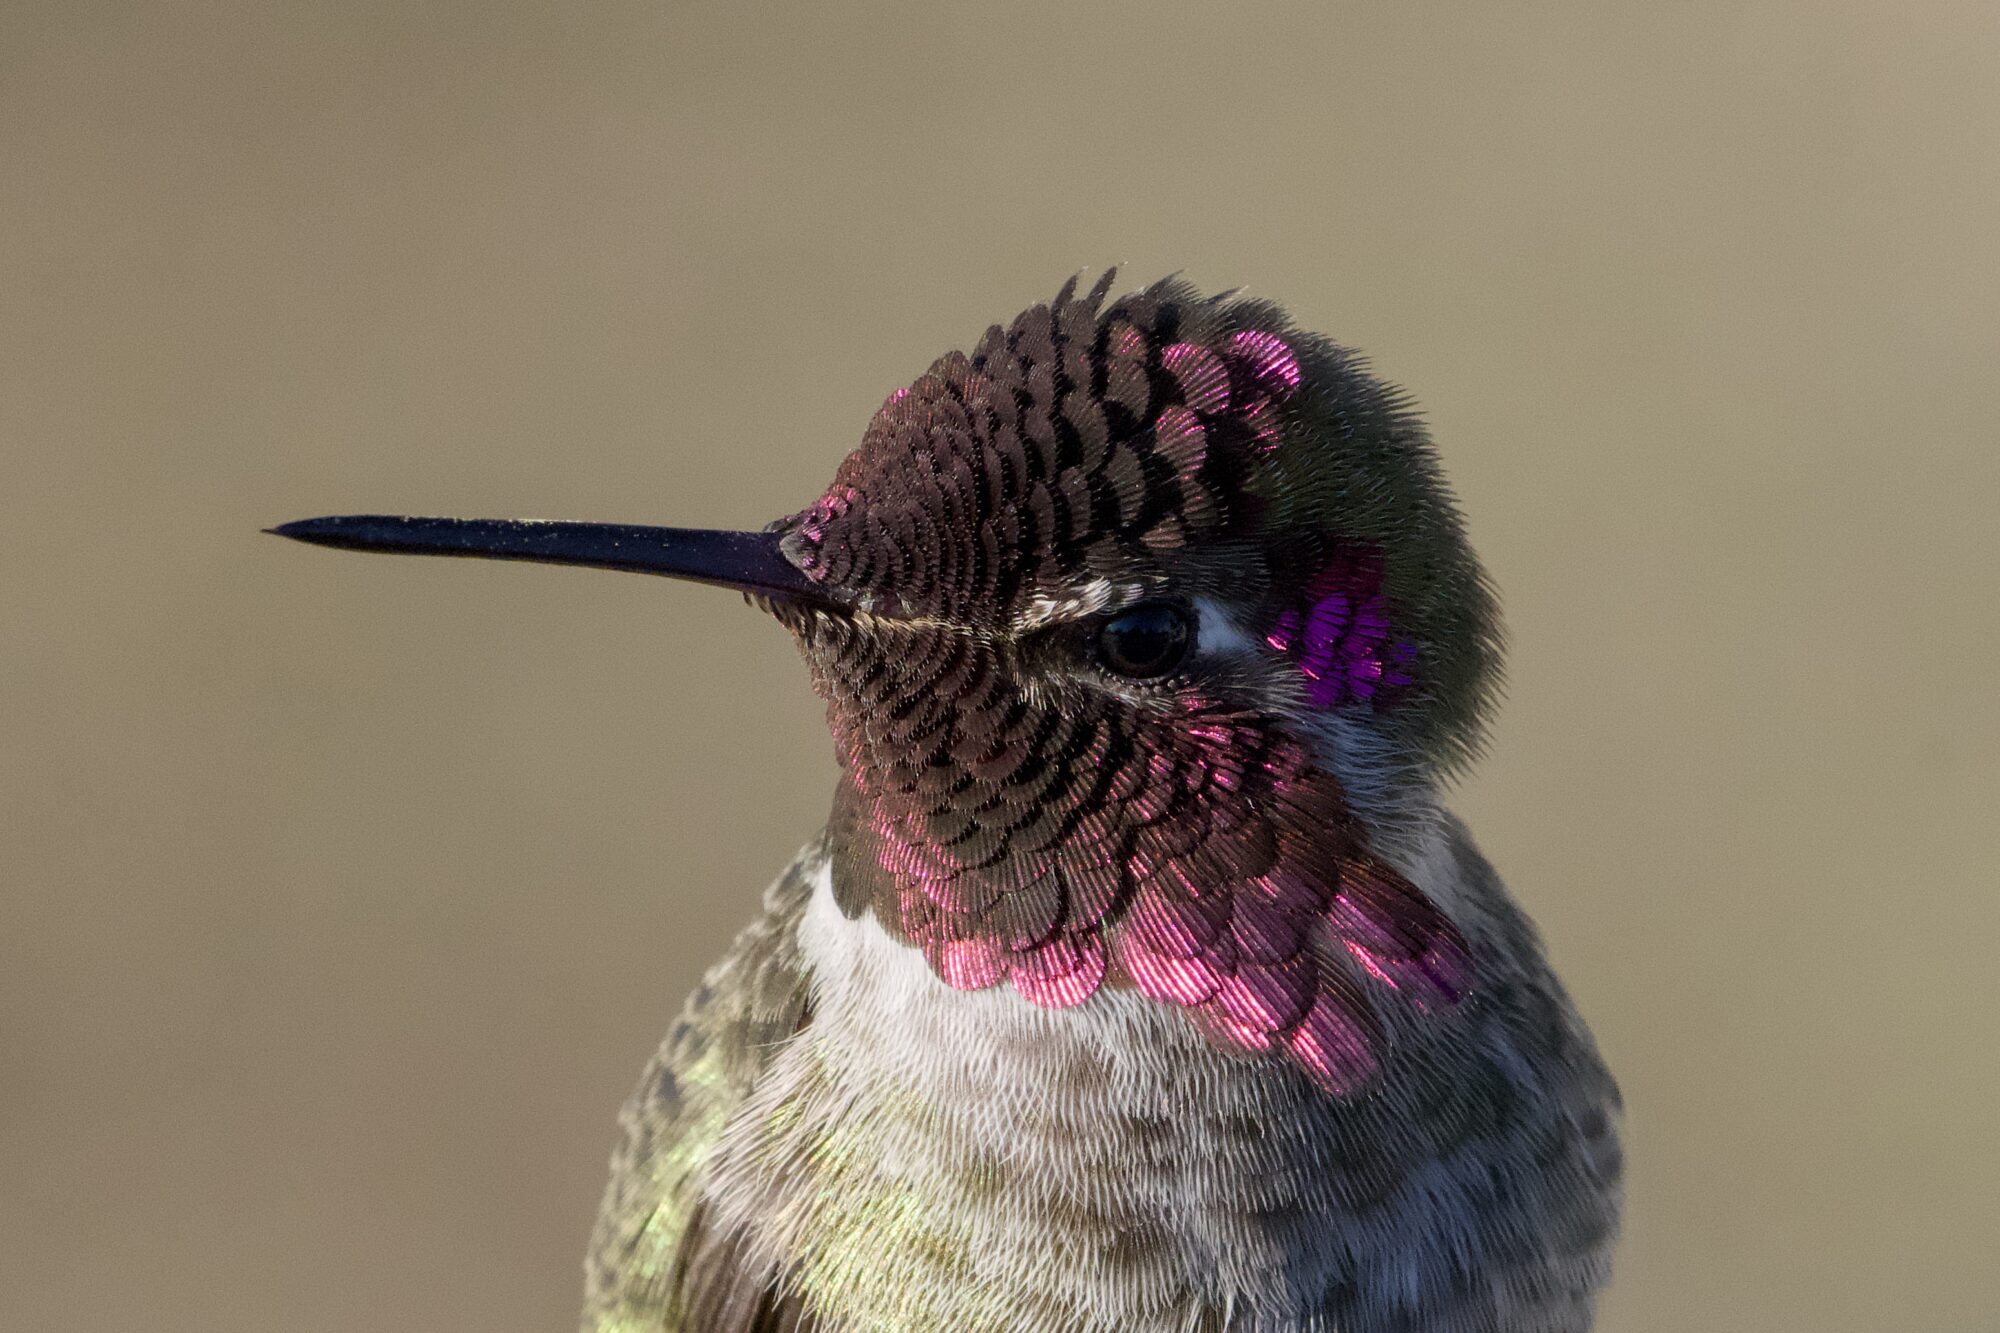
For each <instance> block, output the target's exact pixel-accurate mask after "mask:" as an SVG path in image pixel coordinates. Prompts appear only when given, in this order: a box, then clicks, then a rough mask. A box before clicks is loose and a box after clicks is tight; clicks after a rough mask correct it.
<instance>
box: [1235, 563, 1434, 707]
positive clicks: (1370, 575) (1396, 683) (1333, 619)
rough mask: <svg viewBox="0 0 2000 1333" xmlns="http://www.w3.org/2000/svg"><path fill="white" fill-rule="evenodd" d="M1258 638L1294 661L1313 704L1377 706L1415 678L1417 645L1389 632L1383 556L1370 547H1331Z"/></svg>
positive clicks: (1326, 705) (1320, 705) (1321, 705)
mask: <svg viewBox="0 0 2000 1333" xmlns="http://www.w3.org/2000/svg"><path fill="white" fill-rule="evenodd" d="M1264 641H1265V642H1266V643H1268V644H1270V645H1271V647H1272V648H1273V649H1275V650H1276V651H1278V652H1281V653H1283V654H1285V656H1287V657H1289V658H1290V659H1291V660H1292V661H1293V662H1294V663H1296V664H1297V665H1298V669H1299V673H1300V674H1301V675H1303V676H1304V677H1305V680H1306V698H1307V699H1309V700H1310V701H1311V702H1312V704H1313V706H1314V707H1317V708H1338V707H1340V706H1341V705H1343V704H1350V703H1373V704H1375V705H1376V706H1378V707H1379V706H1381V705H1383V704H1385V703H1387V702H1389V701H1390V700H1392V699H1393V698H1394V697H1395V695H1396V692H1397V691H1398V690H1401V689H1405V688H1407V687H1408V686H1409V685H1410V684H1411V683H1412V681H1413V680H1414V679H1415V677H1414V675H1413V674H1412V673H1413V670H1414V668H1415V666H1416V659H1417V649H1416V645H1415V644H1413V643H1411V642H1410V641H1409V640H1407V639H1399V638H1395V637H1393V636H1392V635H1391V632H1390V624H1389V608H1388V604H1387V602H1386V601H1385V600H1384V599H1383V596H1382V556H1381V553H1380V552H1379V551H1377V550H1375V548H1373V547H1367V546H1363V547H1349V548H1344V549H1342V550H1340V551H1338V552H1336V553H1335V555H1334V557H1333V559H1332V560H1331V561H1329V562H1328V563H1327V566H1326V568H1324V569H1322V570H1321V571H1320V572H1319V573H1318V575H1316V576H1315V577H1314V578H1313V581H1312V582H1311V583H1310V584H1308V585H1307V586H1306V592H1305V596H1304V598H1303V600H1302V602H1301V604H1300V605H1299V606H1298V607H1291V608H1287V609H1286V610H1284V611H1282V612H1280V613H1279V615H1278V619H1277V621H1276V622H1275V623H1274V624H1273V625H1272V626H1271V632H1270V633H1269V634H1267V635H1265V636H1264Z"/></svg>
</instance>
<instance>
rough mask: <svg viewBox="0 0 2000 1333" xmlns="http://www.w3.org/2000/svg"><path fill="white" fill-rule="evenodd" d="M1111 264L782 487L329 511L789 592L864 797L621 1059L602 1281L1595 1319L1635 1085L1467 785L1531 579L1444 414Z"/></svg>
mask: <svg viewBox="0 0 2000 1333" xmlns="http://www.w3.org/2000/svg"><path fill="white" fill-rule="evenodd" d="M1108 286H1109V275H1107V276H1106V278H1105V280H1103V281H1100V282H1099V283H1098V284H1097V286H1096V288H1095V289H1094V290H1092V291H1091V292H1090V293H1089V294H1088V295H1086V296H1083V297H1081V298H1079V297H1078V296H1077V295H1076V294H1075V290H1074V283H1072V284H1070V285H1066V286H1065V287H1064V288H1063V289H1062V291H1061V293H1060V294H1058V295H1057V297H1056V298H1055V300H1054V301H1052V302H1051V303H1049V304H1047V305H1038V306H1036V307H1034V308H1033V309H1031V310H1029V311H1027V312H1026V313H1024V314H1022V315H1021V316H1019V317H1018V318H1017V319H1015V320H1014V321H1013V323H1012V324H1010V325H1009V326H1007V327H1006V328H1001V327H998V326H995V327H994V328H992V329H989V330H988V331H987V333H986V335H985V336H984V337H983V338H982V339H981V340H980V342H979V344H978V346H977V347H976V348H975V349H974V350H973V352H972V353H971V355H969V356H968V355H964V354H961V353H953V354H951V355H949V356H946V357H944V358H943V359H941V360H939V361H937V362H936V363H935V364H934V365H932V366H931V368H930V370H929V371H928V372H926V373H925V374H924V376H923V377H922V378H920V379H919V380H917V381H916V383H914V384H912V385H911V386H910V387H909V388H907V389H899V390H897V391H896V392H895V393H894V394H892V395H890V397H889V400H888V402H887V403H885V404H884V405H883V407H882V409H881V411H880V412H878V413H877V414H876V416H875V419H874V421H873V422H872V423H870V425H869V427H868V430H867V432H866V433H865V434H864V435H863V437H862V441H861V445H860V447H859V448H858V449H856V450H855V451H854V452H853V453H852V454H851V455H849V456H848V458H847V460H846V461H845V462H844V463H842V464H841V467H840V470H839V471H838V473H836V474H835V477H834V482H833V485H832V487H831V488H830V489H829V490H828V491H827V492H826V493H825V494H824V495H823V496H821V497H820V499H819V500H818V501H816V502H815V503H814V504H813V505H812V506H811V507H809V508H807V509H806V510H804V511H803V512H801V513H799V514H796V515H794V516H792V517H791V518H787V519H782V520H780V521H778V522H776V523H774V524H772V525H771V526H770V527H769V528H767V529H766V530H765V531H763V532H759V533H734V532H709V531H689V530H681V529H666V528H644V527H619V526H605V525H594V524H577V523H520V522H487V521H470V522H468V521H459V520H453V519H421V518H420V519H405V518H378V517H352V518H322V519H311V520H307V521H305V522H301V523H293V524H288V525H286V526H285V527H282V528H279V529H277V530H276V531H278V532H280V533H282V534H284V535H286V536H290V537H297V538H300V539H302V540H305V541H310V542H317V543H321V544H324V545H329V546H343V547H354V548H359V549H366V550H387V551H408V552H417V553H432V554H445V555H470V556H489V557H498V558H502V559H518V560H542V561H553V562H558V563H567V564H582V565H597V566H603V567H608V568H613V569H626V570H637V571H641V572H646V573H655V574H665V575H670V576H673V577H678V578H686V579H693V580H696V581H699V582H705V583H716V584H722V585H724V586H727V587H732V588H738V589H741V590H743V591H744V592H746V593H747V594H749V600H750V601H752V602H753V603H754V604H756V605H757V606H759V607H761V608H763V609H764V610H766V611H768V612H769V613H770V614H772V615H773V616H775V617H776V618H777V620H778V621H779V623H780V624H782V625H783V626H784V627H785V628H786V629H787V630H789V631H790V632H791V634H792V636H793V638H794V639H796V640H797V642H798V644H799V647H800V649H801V651H802V652H803V653H804V655H805V658H806V662H807V665H808V667H809V668H810V670H811V673H812V678H813V684H814V687H815V689H817V690H818V692H819V693H820V695H821V696H822V697H824V699H825V700H826V704H827V716H828V720H829V723H830V725H831V728H832V732H833V737H834V744H835V748H836V751H837V753H838V758H839V761H840V766H841V779H840V783H839V787H838V790H837V791H836V793H835V796H834V805H833V814H832V817H831V819H830V821H829V822H828V824H827V826H826V829H825V831H824V832H823V833H822V834H821V835H820V836H818V837H817V838H815V839H814V840H813V841H812V842H811V843H810V844H809V845H808V846H807V847H806V848H805V850H804V851H803V852H802V853H801V854H800V855H799V857H798V858H797V860H796V861H794V862H793V864H792V866H791V868H790V869H789V870H787V871H786V872H785V874H784V875H783V876H782V877H780V878H779V880H778V882H777V883H776V884H775V885H773V886H772V888H771V889H770V891H769V892H768V893H767V894H766V895H765V898H764V913H763V915H762V916H761V917H760V918H759V919H758V920H757V922H756V923H755V924H754V925H752V926H751V927H750V928H749V930H747V931H746V932H745V933H744V934H743V935H742V936H741V938H739V939H738V941H737V943H736V945H735V947H734V948H733V950H732V951H731V953H730V954H729V956H728V957H727V958H725V959H724V960H723V961H722V962H721V963H720V964H719V965H718V966H717V967H716V968H715V969H714V970H713V971H711V972H710V973H709V974H708V976H707V977H706V978H705V979H704V980H703V982H702V984H701V986H700V987H699V989H698V990H697V991H696V992H695V995H694V997H693V999H692V1000H690V1002H689V1003H688V1006H687V1009H686V1012H685V1014H684V1015H683V1017H682V1018H681V1021H680V1023H679V1024H678V1025H677V1026H676V1027H675V1029H674V1030H673V1032H672V1033H671V1034H670V1035H669V1036H668V1037H667V1040H666V1043H665V1045H664V1046H663V1047H662V1048H661V1050H660V1052H659V1054H658V1055H657V1056H656V1057H655V1059H654V1061H653V1063H652V1065H651V1067H650V1068H649V1069H648V1070H647V1071H646V1074H645V1077H644V1079H643V1081H642V1082H641V1083H640V1086H639V1088H638V1090H637V1092H635V1093H634V1094H633V1096H632V1099H631V1101H630V1102H629V1103H628V1105H627V1106H626V1108H625V1114H624V1118H623V1126H624V1131H625V1137H624V1142H623V1144H622V1145H621V1146H620V1147H619V1149H618V1150H617V1153H616V1155H615V1157H614V1160H613V1164H612V1177H611V1184H610V1188H609V1190H608V1191H607V1193H606V1195H605V1199H604V1205H603V1210H602V1212H601V1214H600V1216H599V1218H598V1222H597V1228H596V1234H595V1236H594V1238H593V1240H592V1243H591V1247H590V1255H589V1259H588V1261H587V1264H586V1268H587V1274H588V1295H587V1302H586V1308H585V1312H584V1319H583V1323H584V1327H585V1328H586V1329H590V1330H598V1331H600V1333H614V1331H615V1333H638V1331H639V1330H655V1331H658V1330H668V1331H671V1333H780V1331H783V1333H806V1331H807V1330H811V1331H813V1333H1280V1331H1283V1333H1391V1331H1392V1330H1394V1331H1399V1333H1573V1331H1574V1330H1581V1329H1585V1328H1587V1327H1588V1326H1589V1324H1590V1322H1591V1306H1592V1300H1593V1297H1594V1294H1595V1292H1596V1291H1597V1289H1598V1288H1599V1286H1600V1285H1601V1284H1602V1283H1603V1282H1604V1280H1605V1276H1606V1273H1607V1269H1608V1265H1609V1255H1610V1248H1611V1243H1612V1238H1613V1234H1614V1232H1615V1230H1616V1226H1617V1216H1618V1201H1619V1150H1618V1145H1617V1140H1616V1120H1617V1116H1618V1095H1617V1091H1616V1089H1615V1088H1614V1086H1613V1084H1612V1081H1611V1078H1610V1076H1609V1075H1608V1074H1607V1073H1606V1071H1605V1069H1604V1067H1603V1065H1602V1064H1601V1063H1600V1062H1599V1060H1598V1056H1597V1052H1596V1049H1595V1047H1594V1046H1593V1044H1592V1042H1591V1038H1590V1035H1589V1033H1588V1032H1587V1031H1586V1030H1585V1028H1584V1026H1583V1024H1582V1022H1581V1021H1580V1020H1579V1019H1578V1017H1577V1015H1576V1013H1575V1011H1574V1009H1573V1008H1572V1007H1571V1005H1570V1002H1569V1000H1568V998H1567V997H1566V996H1565V995H1564V993H1563V990H1562V987H1561V985H1560V984H1559V983H1558V982H1557V980H1556V978H1555V976H1554V974H1553V973H1551V971H1550V970H1549V966H1548V963H1547V961H1546V960H1545V959H1544V957H1543V954H1542V949H1541V946H1540V944H1539V943H1538V941H1537V939H1536V936H1535V933H1534V931H1533V929H1532V927H1531V926H1530V925H1529V923H1528V922H1527V920H1526V919H1525V918H1524V917H1523V915H1522V913H1521V912H1520V910H1519V909H1518V908H1517V907H1516V906H1515V905H1514V903H1513V901H1512V900H1511V899H1510V898H1509V897H1508V895H1507V892H1506V890H1505V888H1504V887H1503V886H1502V885H1501V883H1500V881H1499V879H1498V877H1497V876H1496V875H1495V874H1494V873H1493V871H1492V870H1491V868H1489V867H1488V865H1487V864H1486V862H1485V861H1484V860H1483V859H1481V857H1480V855H1479V853H1478V851H1477V850H1476V849H1475V848H1474V846H1473V844H1472V840H1471V838H1470V837H1469V836H1468V834H1467V833H1466V831H1465V830H1464V828H1463V827H1462V826H1461V825H1460V824H1459V823H1458V822H1457V821H1456V820H1454V819H1453V818H1452V817H1451V816H1450V815H1448V814H1446V813H1445V812H1444V810H1443V808H1442V806H1441V804H1440V788H1441V785H1442V784H1443V782H1444V781H1445V779H1447V778H1448V777H1449V776H1450V775H1452V774H1453V773H1454V772H1455V771H1456V770H1458V769H1459V768H1460V767H1461V766H1462V765H1463V764H1464V763H1465V762H1466V761H1467V760H1468V758H1469V757H1470V756H1471V755H1472V754H1473V752H1474V751H1475V750H1476V748H1477V747H1478V744H1479V740H1480V729H1481V724H1482V720H1483V718H1484V716H1485V714H1486V710H1487V703H1488V699H1489V695H1490V693H1491V690H1492V687H1493V684H1494V679H1495V676H1496V674H1497V669H1498V657H1499V630H1498V626H1497V619H1496V615H1495V611H1494V607H1493V602H1492V598H1491V596H1490V594H1489V591H1488V588H1487V584H1486V582H1485V579H1484V577H1483V575H1482V574H1481V572H1480V569H1479V566H1478V564H1477V563H1476V562H1475V560H1474V558H1473V556H1472V553H1471V551H1470V549H1469V548H1468V546H1467V544H1466V540H1465V536H1464V532H1463V530H1462V527H1461V525H1460V522H1459V517H1458V514H1457V512H1456V509H1455V507H1454V505H1453V502H1452V499H1451V497H1450V494H1449V492H1448V491H1447V490H1446V487H1445V485H1444V482H1443V481H1442V479H1441V478H1440V476H1439V473H1438V468H1437V463H1436V460H1435V458H1434V456H1433V453H1432V450H1431V447H1430V444H1429V442H1428V440H1427V439H1426V436H1425V433H1424V430H1423V428H1422V426H1421V425H1420V424H1419V422H1418V420H1417V417H1416V416H1415V415H1414V413H1413V412H1412V410H1411V408H1410V406H1409V404H1408V401H1407V400H1406V399H1404V398H1403V397H1402V396H1401V395H1400V394H1399V393H1397V392H1396V391H1395V390H1393V389H1390V388H1388V387H1387V386H1385V385H1383V384H1381V383H1380V382H1378V381H1376V380H1374V379H1372V378H1370V377H1369V375H1368V374H1367V373H1366V372H1365V371H1364V370H1363V368H1362V366H1361V363H1360V362H1359V361H1358V360H1357V358H1356V357H1355V356H1354V355H1353V354H1351V353H1349V352H1346V351H1344V350H1342V349H1341V348H1339V347H1337V346H1335V345H1334V344H1333V343H1331V342H1329V341H1327V340H1326V339H1324V338H1321V337H1317V336H1315V335H1313V334H1309V333H1305V332H1302V331H1301V330H1299V329H1296V328H1294V327H1293V326H1292V325H1291V324H1290V323H1289V322H1288V321H1287V319H1286V318H1285V316H1284V315H1283V314H1282V312H1280V311H1279V310H1278V309H1277V308H1275V307H1274V306H1271V305H1268V304H1266V303H1264V302H1261V301H1255V300H1247V299H1241V298H1238V297H1234V296H1222V297H1204V296H1201V295H1199V294H1197V293H1196V292H1195V291H1193V290H1192V289H1191V288H1189V287H1188V286H1187V285H1185V284H1184V283H1182V282H1179V281H1172V280H1170V281H1167V282H1164V283H1161V284H1159V285H1157V286H1154V287H1151V288H1149V289H1147V290H1145V291H1142V292H1138V293H1135V294H1133V295H1128V296H1125V297H1122V298H1119V299H1118V300H1115V301H1112V302H1111V303H1110V304H1109V305H1106V304H1104V297H1105V293H1106V290H1107V288H1108Z"/></svg>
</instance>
